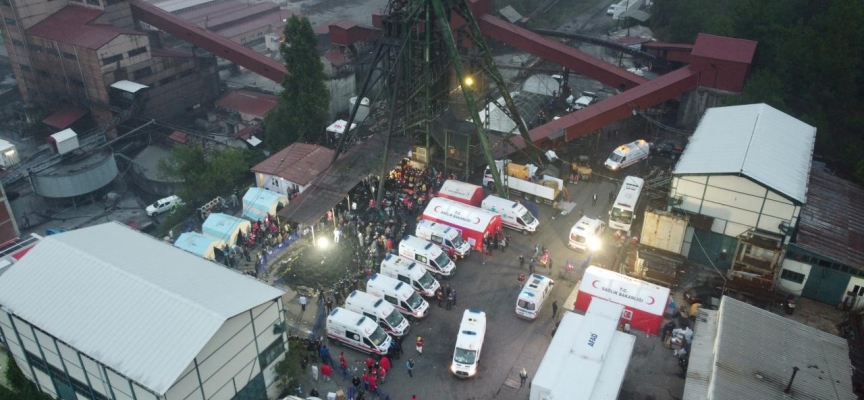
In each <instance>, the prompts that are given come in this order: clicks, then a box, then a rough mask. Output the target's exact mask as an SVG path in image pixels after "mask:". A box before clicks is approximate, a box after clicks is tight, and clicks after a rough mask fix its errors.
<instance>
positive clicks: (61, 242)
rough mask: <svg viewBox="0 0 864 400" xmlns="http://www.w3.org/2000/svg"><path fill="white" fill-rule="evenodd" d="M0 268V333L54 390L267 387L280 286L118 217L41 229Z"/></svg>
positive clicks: (281, 345)
mask: <svg viewBox="0 0 864 400" xmlns="http://www.w3.org/2000/svg"><path fill="white" fill-rule="evenodd" d="M0 271H2V274H0V338H3V340H4V344H5V345H6V347H7V348H8V349H9V352H10V353H11V355H12V359H14V361H15V362H16V363H17V364H18V366H19V367H20V368H21V370H22V372H23V373H24V375H26V376H27V378H28V379H30V380H32V381H33V382H35V383H36V384H37V385H38V387H39V388H40V389H41V390H42V391H44V392H46V393H48V394H50V395H52V396H54V397H57V398H61V399H64V400H75V399H85V398H86V399H124V400H126V399H130V400H131V399H137V400H156V399H160V400H175V399H176V400H180V399H193V398H194V399H202V398H203V399H235V398H264V397H269V398H273V397H275V396H276V395H277V394H278V391H279V390H278V388H277V385H276V384H275V382H276V376H275V373H274V371H273V369H274V365H275V363H276V362H277V361H279V360H280V359H282V358H283V357H284V353H285V349H286V344H287V338H286V336H285V328H284V323H283V312H282V310H283V305H282V299H281V296H282V295H283V292H282V291H281V290H278V289H275V288H273V287H270V286H268V285H266V284H264V283H261V282H259V281H257V280H256V279H253V278H252V277H249V276H245V275H242V274H240V273H237V272H235V271H232V270H229V269H226V268H224V267H222V266H220V265H218V264H215V263H212V262H210V261H207V260H205V259H203V258H200V257H198V256H196V255H194V254H190V253H188V252H186V251H184V250H181V249H178V248H175V247H174V246H172V245H171V244H169V243H165V242H162V241H160V240H157V239H155V238H152V237H150V236H147V235H144V234H141V233H138V232H136V231H134V230H132V229H131V228H129V227H127V226H125V225H122V224H119V223H106V224H102V225H97V226H92V227H88V228H82V229H77V230H74V231H70V232H65V233H60V234H57V235H52V236H48V237H46V238H44V239H42V240H40V241H39V242H37V243H36V245H35V246H34V247H33V248H32V249H30V250H29V252H28V253H27V254H26V255H25V256H23V257H22V258H21V259H20V261H18V262H16V263H14V264H12V265H10V266H7V267H6V268H5V269H2V270H0ZM226 294H228V295H226Z"/></svg>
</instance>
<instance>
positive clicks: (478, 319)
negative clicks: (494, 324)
mask: <svg viewBox="0 0 864 400" xmlns="http://www.w3.org/2000/svg"><path fill="white" fill-rule="evenodd" d="M485 334H486V313H485V312H483V311H480V310H475V309H473V308H469V309H467V310H465V312H464V313H462V323H461V324H459V334H457V335H456V347H458V348H460V349H468V350H477V349H478V347H479V346H480V343H479V342H480V337H481V336H484V335H485Z"/></svg>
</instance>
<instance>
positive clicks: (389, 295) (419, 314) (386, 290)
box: [366, 274, 429, 319]
mask: <svg viewBox="0 0 864 400" xmlns="http://www.w3.org/2000/svg"><path fill="white" fill-rule="evenodd" d="M366 293H369V294H371V295H373V296H375V297H377V298H379V299H384V301H386V302H388V303H390V304H391V305H393V307H396V309H397V310H399V312H401V313H402V314H405V315H408V316H410V317H413V318H415V319H421V318H425V317H426V316H427V315H428V314H429V303H427V302H426V300H423V298H422V297H420V295H419V294H417V292H415V291H414V290H412V289H411V286H409V285H408V284H406V283H405V282H399V281H398V280H396V279H393V278H391V277H389V276H385V275H381V274H374V275H372V276H371V277H369V280H368V281H366Z"/></svg>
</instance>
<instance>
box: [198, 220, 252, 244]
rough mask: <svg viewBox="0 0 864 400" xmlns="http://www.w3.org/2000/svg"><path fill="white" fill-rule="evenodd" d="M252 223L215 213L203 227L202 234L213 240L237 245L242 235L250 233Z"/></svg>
mask: <svg viewBox="0 0 864 400" xmlns="http://www.w3.org/2000/svg"><path fill="white" fill-rule="evenodd" d="M251 229H252V223H251V222H249V221H247V220H245V219H240V218H237V217H234V216H231V215H228V214H222V213H213V214H210V215H209V216H208V217H207V220H206V221H204V224H203V225H201V232H202V233H203V234H205V235H207V236H209V237H211V238H214V239H219V240H224V241H225V242H226V243H228V244H229V245H235V244H237V237H238V236H239V235H240V233H241V232H242V233H248V232H249V231H250V230H251Z"/></svg>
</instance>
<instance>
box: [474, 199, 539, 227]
mask: <svg viewBox="0 0 864 400" xmlns="http://www.w3.org/2000/svg"><path fill="white" fill-rule="evenodd" d="M480 207H481V208H483V209H484V210H489V211H492V212H494V213H497V214H500V215H501V225H504V226H505V227H507V228H510V229H515V230H517V231H520V232H522V234H523V235H527V234H529V233H534V232H536V231H537V227H538V226H539V225H540V221H538V220H537V218H534V215H532V214H531V213H530V212H529V211H528V209H527V208H525V206H523V205H522V204H519V203H518V202H515V201H513V200H508V199H505V198H503V197H498V196H489V197H487V198H485V199H484V200H483V203H482V204H481V205H480Z"/></svg>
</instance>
